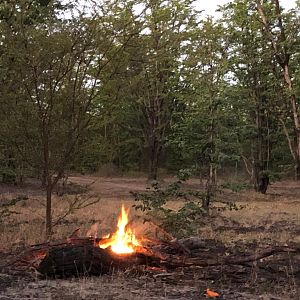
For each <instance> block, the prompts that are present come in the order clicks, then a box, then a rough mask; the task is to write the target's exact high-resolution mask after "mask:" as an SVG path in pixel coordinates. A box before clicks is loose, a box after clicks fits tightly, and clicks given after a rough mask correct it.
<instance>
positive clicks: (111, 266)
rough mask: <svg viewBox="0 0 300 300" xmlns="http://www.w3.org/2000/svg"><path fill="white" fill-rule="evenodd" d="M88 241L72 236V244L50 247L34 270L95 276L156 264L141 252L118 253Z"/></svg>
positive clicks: (43, 273) (43, 272) (154, 259)
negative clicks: (73, 239)
mask: <svg viewBox="0 0 300 300" xmlns="http://www.w3.org/2000/svg"><path fill="white" fill-rule="evenodd" d="M91 241H92V240H90V242H87V239H82V240H80V239H76V240H75V242H74V241H73V243H72V244H65V245H60V246H58V247H52V248H50V249H49V250H48V252H47V254H46V256H45V257H44V259H43V260H42V261H41V263H40V264H39V266H38V267H37V271H38V272H39V273H40V274H42V275H44V276H47V277H70V276H82V275H97V276H99V275H103V274H107V273H110V272H112V271H113V270H119V269H121V270H125V269H126V268H128V267H131V266H134V265H149V264H151V266H156V265H157V259H156V257H152V256H149V255H145V254H144V253H134V254H127V255H126V254H122V255H118V254H115V253H113V252H112V251H111V250H110V248H106V249H102V248H100V247H98V246H97V244H95V243H92V242H91Z"/></svg>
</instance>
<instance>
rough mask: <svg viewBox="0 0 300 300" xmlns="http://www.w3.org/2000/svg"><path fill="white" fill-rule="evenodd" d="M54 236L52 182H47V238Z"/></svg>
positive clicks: (49, 180)
mask: <svg viewBox="0 0 300 300" xmlns="http://www.w3.org/2000/svg"><path fill="white" fill-rule="evenodd" d="M51 234H52V182H51V179H50V178H48V180H47V188H46V237H47V238H49V237H50V236H51Z"/></svg>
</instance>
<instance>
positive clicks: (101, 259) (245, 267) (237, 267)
mask: <svg viewBox="0 0 300 300" xmlns="http://www.w3.org/2000/svg"><path fill="white" fill-rule="evenodd" d="M100 242H101V239H97V238H79V237H72V238H68V239H66V240H62V241H56V242H48V243H44V244H39V245H33V246H30V247H28V248H26V249H24V250H23V251H21V252H20V251H19V252H16V253H10V254H6V255H3V254H2V258H1V261H2V262H3V263H1V266H0V269H1V270H0V271H1V272H2V273H4V272H6V273H10V274H16V275H21V274H22V275H24V274H28V275H30V274H31V275H32V274H34V276H36V274H38V276H40V277H48V278H49V277H50V278H61V277H70V276H89V275H98V276H99V275H102V274H109V273H112V272H116V271H122V272H124V271H126V272H128V271H130V270H134V272H144V273H148V274H152V275H153V276H156V277H160V278H165V279H166V280H171V278H175V277H176V276H177V277H178V276H184V275H189V274H191V273H193V274H197V278H199V279H210V280H215V281H216V280H220V279H221V278H223V279H224V278H226V279H227V280H231V282H236V283H239V282H246V281H249V279H250V278H251V277H253V276H255V277H256V280H259V279H261V280H264V281H270V280H272V281H273V282H274V281H281V280H282V281H283V280H286V278H287V277H290V278H293V280H294V281H295V282H296V283H297V284H299V283H300V244H293V245H289V246H273V247H264V248H261V247H259V246H258V245H251V244H248V245H247V246H245V245H243V246H235V247H226V246H225V245H223V244H221V243H220V242H218V241H215V240H201V239H200V238H196V237H191V238H186V239H181V240H172V241H160V240H146V241H144V243H143V246H142V247H140V248H137V249H136V251H135V252H134V253H131V254H126V255H117V254H115V253H113V252H112V251H111V249H110V248H106V249H102V248H100V247H99V243H100ZM175 280H176V279H175Z"/></svg>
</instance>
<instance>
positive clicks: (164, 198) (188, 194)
mask: <svg viewBox="0 0 300 300" xmlns="http://www.w3.org/2000/svg"><path fill="white" fill-rule="evenodd" d="M131 194H132V195H133V196H134V199H135V201H137V202H140V203H139V204H135V205H134V207H135V208H136V209H140V210H142V211H147V212H148V214H150V215H152V216H154V217H155V218H157V219H159V220H160V221H161V226H162V227H163V228H164V229H165V230H167V232H170V233H171V234H172V235H174V236H176V237H182V236H187V235H191V234H195V233H196V230H197V228H199V226H200V225H201V224H202V223H201V222H202V218H201V217H202V215H203V214H205V213H206V210H204V209H203V208H202V199H203V198H204V197H206V193H203V192H200V191H195V190H189V189H186V188H185V189H184V188H183V185H182V182H181V181H180V180H179V181H176V182H173V183H171V184H169V185H167V186H166V187H162V186H161V185H159V183H158V182H153V183H152V185H151V188H149V189H148V190H147V191H146V192H143V193H140V192H131ZM176 199H181V200H184V201H185V203H184V205H183V207H182V208H180V209H179V210H178V211H174V210H171V209H167V208H165V205H166V204H167V202H168V201H170V200H176Z"/></svg>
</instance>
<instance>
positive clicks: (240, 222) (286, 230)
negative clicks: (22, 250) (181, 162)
mask: <svg viewBox="0 0 300 300" xmlns="http://www.w3.org/2000/svg"><path fill="white" fill-rule="evenodd" d="M72 180H73V181H74V182H77V183H80V184H89V183H90V182H94V181H96V182H95V183H94V184H93V185H92V186H91V189H92V190H91V193H94V194H96V195H97V196H98V195H100V201H99V202H98V203H96V204H94V205H93V206H89V207H86V208H84V209H81V210H78V211H75V213H74V214H72V215H70V216H68V217H67V218H66V219H65V220H63V221H62V222H61V223H60V224H59V225H57V226H55V228H54V238H60V237H65V236H68V235H69V234H70V233H72V232H73V231H74V230H75V229H76V228H78V227H80V228H81V234H82V235H85V233H86V232H87V230H88V228H89V227H90V226H91V225H92V224H93V223H95V222H99V224H100V234H105V233H108V232H111V230H112V229H113V228H115V224H116V219H117V215H118V214H119V211H120V207H121V205H122V204H124V205H125V206H126V207H131V206H132V205H133V204H134V201H133V200H132V199H131V198H130V196H129V191H130V190H143V189H144V188H145V184H146V181H145V179H143V178H140V179H134V178H104V179H103V178H95V177H77V178H72ZM190 185H191V186H195V182H194V181H191V182H190ZM13 196H15V195H14V193H6V194H2V198H3V199H4V198H11V197H13ZM74 197H76V196H74V195H67V196H63V197H58V196H57V195H55V196H54V199H53V207H54V213H53V216H54V219H55V218H56V216H58V215H61V214H62V213H63V212H64V211H65V210H66V208H67V203H68V201H69V200H71V199H73V198H74ZM221 197H224V198H227V199H229V200H233V201H235V202H236V204H237V205H240V206H243V207H244V208H243V209H240V210H237V211H229V210H226V211H225V212H222V213H219V212H217V213H214V212H213V213H212V214H213V217H212V221H211V222H209V224H208V225H206V226H202V227H199V235H200V236H203V237H205V238H215V239H218V240H221V241H223V242H226V243H232V242H235V241H238V240H247V241H250V240H256V241H263V240H271V241H274V242H276V243H277V242H278V243H288V242H291V241H297V242H300V232H299V231H298V232H297V230H296V228H297V227H298V228H300V201H299V199H300V189H299V187H298V186H296V185H294V183H293V182H285V183H278V184H275V185H273V186H271V189H270V191H269V194H268V195H258V194H256V193H253V192H249V191H247V192H244V193H239V194H237V193H231V192H229V191H227V192H225V194H223V195H221ZM44 202H45V200H44V196H43V195H42V194H41V193H40V194H33V195H32V196H31V197H30V198H29V200H25V201H23V202H20V203H18V205H17V207H16V208H15V211H16V212H18V213H19V214H17V215H12V216H11V217H10V218H9V219H8V220H7V221H5V222H3V223H2V224H1V225H0V233H1V235H0V245H1V247H5V248H11V247H12V246H14V245H16V244H18V243H26V244H34V243H39V242H41V241H43V237H44V215H45V207H44ZM181 206H182V202H181V201H170V202H169V203H168V207H169V208H171V209H175V210H176V209H179V208H180V207H181ZM141 215H142V213H141V212H137V211H135V210H134V209H131V218H135V217H136V216H141ZM224 218H225V219H226V220H228V221H226V224H225V223H224ZM135 219H136V218H135ZM137 222H138V224H136V226H135V227H136V230H137V233H138V234H139V233H145V232H150V233H151V232H153V230H152V229H153V228H151V226H149V225H147V224H142V222H141V221H140V220H139V219H137ZM232 224H233V225H234V226H231V225H232ZM219 227H222V230H221V231H220V230H216V229H218V228H219ZM233 227H234V228H233ZM237 227H240V228H242V229H244V230H242V231H240V232H239V231H237V230H236V229H237ZM251 229H253V230H251ZM256 229H258V230H256Z"/></svg>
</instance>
